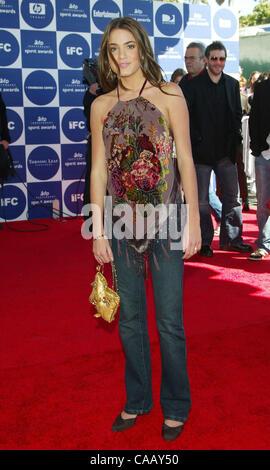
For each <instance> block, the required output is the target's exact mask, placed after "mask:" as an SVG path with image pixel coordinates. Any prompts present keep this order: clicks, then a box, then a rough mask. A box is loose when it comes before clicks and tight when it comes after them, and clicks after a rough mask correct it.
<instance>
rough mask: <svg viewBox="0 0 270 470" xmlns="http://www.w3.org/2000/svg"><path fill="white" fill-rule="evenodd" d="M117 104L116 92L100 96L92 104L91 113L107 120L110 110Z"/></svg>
mask: <svg viewBox="0 0 270 470" xmlns="http://www.w3.org/2000/svg"><path fill="white" fill-rule="evenodd" d="M116 102H117V94H116V90H113V91H110V92H109V93H104V94H102V95H100V96H98V97H97V98H96V99H95V100H94V101H93V103H92V107H91V111H92V112H93V113H95V115H98V116H100V117H101V118H105V116H106V115H107V113H108V112H109V111H110V109H111V108H112V107H113V106H114V105H115V103H116Z"/></svg>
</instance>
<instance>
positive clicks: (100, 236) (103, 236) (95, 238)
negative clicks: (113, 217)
mask: <svg viewBox="0 0 270 470" xmlns="http://www.w3.org/2000/svg"><path fill="white" fill-rule="evenodd" d="M101 238H105V239H107V237H105V235H98V236H97V237H94V236H93V240H94V241H95V240H100V239H101Z"/></svg>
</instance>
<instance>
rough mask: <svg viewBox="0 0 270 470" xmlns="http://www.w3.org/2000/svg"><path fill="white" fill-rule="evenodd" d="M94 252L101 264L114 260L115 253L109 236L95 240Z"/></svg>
mask: <svg viewBox="0 0 270 470" xmlns="http://www.w3.org/2000/svg"><path fill="white" fill-rule="evenodd" d="M93 253H94V257H95V259H96V260H97V262H98V263H99V264H101V265H103V264H104V263H110V262H111V261H113V253H112V249H111V247H110V244H109V241H108V240H107V238H103V237H102V238H98V239H96V240H94V241H93Z"/></svg>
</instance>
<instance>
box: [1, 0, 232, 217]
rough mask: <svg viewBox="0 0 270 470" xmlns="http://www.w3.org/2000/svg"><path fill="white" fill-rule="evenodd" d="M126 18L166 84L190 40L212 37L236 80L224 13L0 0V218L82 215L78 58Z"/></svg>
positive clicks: (132, 0) (138, 4) (128, 2)
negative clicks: (3, 180) (5, 129)
mask: <svg viewBox="0 0 270 470" xmlns="http://www.w3.org/2000/svg"><path fill="white" fill-rule="evenodd" d="M120 16H130V17H132V18H134V19H136V20H137V21H139V22H140V23H141V24H142V25H143V26H144V27H145V29H146V31H147V32H148V35H149V37H150V40H151V43H152V46H153V49H154V52H155V57H156V60H157V61H158V62H159V64H160V65H161V67H162V68H163V70H164V73H165V76H166V79H167V80H169V79H170V76H171V74H172V72H173V71H174V70H175V69H176V68H179V67H183V68H184V53H185V48H186V46H187V45H188V44H189V43H190V42H191V41H193V40H194V41H198V40H199V41H201V42H203V43H204V44H205V45H207V44H209V43H210V42H212V41H213V40H216V39H217V40H221V41H222V42H223V43H224V44H225V46H226V48H227V50H228V59H227V62H226V68H225V72H227V73H229V74H232V75H235V76H237V73H238V56H239V54H238V19H237V14H235V12H233V11H232V10H231V9H229V8H222V7H218V6H217V7H212V8H210V7H209V6H208V5H192V4H185V3H180V4H179V3H164V2H160V1H154V2H152V1H148V0H114V1H113V0H90V1H89V0H88V1H87V0H55V1H50V0H42V1H40V2H35V1H33V0H20V1H18V0H0V91H1V93H2V97H3V99H4V102H5V104H6V107H7V116H8V122H9V131H10V135H11V139H12V144H11V146H10V148H11V152H12V156H13V159H14V166H15V169H16V173H17V174H16V176H14V177H12V178H10V179H9V180H8V182H7V184H5V185H4V191H3V193H2V192H1V190H0V201H1V206H0V221H1V218H2V219H3V218H6V219H7V220H24V219H27V218H30V219H36V218H42V217H50V215H51V214H50V210H48V209H46V207H44V206H47V207H49V208H50V207H51V206H52V204H53V201H55V200H56V201H58V203H59V206H60V209H61V210H62V211H63V214H64V215H74V214H77V213H81V208H82V202H83V188H84V172H85V151H86V140H85V137H86V134H87V129H86V126H85V117H84V114H83V96H84V93H85V91H86V88H85V85H84V84H83V83H82V79H83V76H82V61H83V59H85V58H89V57H92V58H97V57H98V54H99V46H100V40H101V37H102V33H103V31H104V29H105V28H106V25H107V24H108V22H109V21H110V20H112V19H113V18H117V17H120Z"/></svg>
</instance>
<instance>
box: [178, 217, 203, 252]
mask: <svg viewBox="0 0 270 470" xmlns="http://www.w3.org/2000/svg"><path fill="white" fill-rule="evenodd" d="M201 245H202V238H201V228H200V224H199V223H198V222H190V223H189V224H186V225H185V227H184V233H183V247H182V250H183V251H184V253H185V254H184V256H182V259H188V258H190V257H191V256H193V255H195V254H196V253H198V251H200V249H201Z"/></svg>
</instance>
